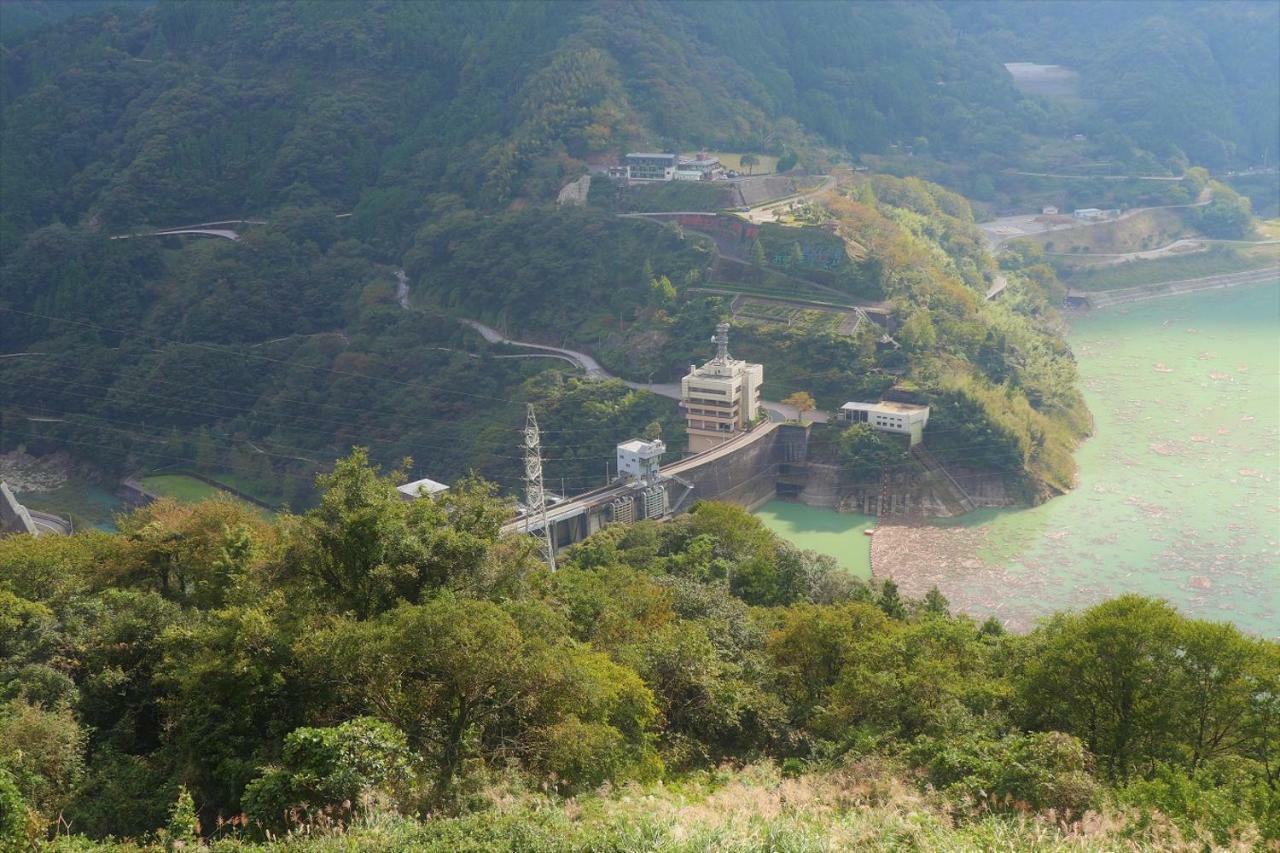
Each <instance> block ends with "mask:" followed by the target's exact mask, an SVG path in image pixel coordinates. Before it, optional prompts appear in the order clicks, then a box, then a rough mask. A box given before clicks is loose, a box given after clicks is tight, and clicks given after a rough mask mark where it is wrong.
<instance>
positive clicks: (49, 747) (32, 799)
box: [0, 699, 86, 823]
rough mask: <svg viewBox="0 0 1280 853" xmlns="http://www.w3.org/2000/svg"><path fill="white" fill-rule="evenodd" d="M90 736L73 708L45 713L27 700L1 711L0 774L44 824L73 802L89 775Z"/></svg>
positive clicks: (10, 705)
mask: <svg viewBox="0 0 1280 853" xmlns="http://www.w3.org/2000/svg"><path fill="white" fill-rule="evenodd" d="M85 741H86V736H85V732H84V729H83V728H82V727H81V726H80V723H79V722H78V721H77V720H76V718H75V715H74V714H73V713H72V711H71V708H70V707H68V706H66V705H63V706H61V707H58V708H54V709H45V708H41V707H38V706H36V705H32V704H30V703H28V702H27V701H25V700H23V699H14V700H12V701H10V702H9V703H8V704H7V705H5V706H3V707H0V772H7V773H8V774H9V775H10V776H11V777H12V778H13V780H14V783H15V784H16V785H17V788H18V790H19V792H21V794H22V798H23V800H25V801H26V803H27V804H28V805H29V806H30V807H31V808H33V809H35V811H36V812H37V813H38V814H39V816H40V817H41V819H42V820H43V821H44V822H46V823H47V822H52V821H54V820H56V819H57V818H58V816H59V815H60V814H61V813H62V811H63V810H64V809H65V808H66V807H67V806H68V805H69V804H70V803H71V800H72V797H73V796H74V795H75V794H76V789H77V787H78V786H79V784H80V781H81V778H82V776H83V774H84V749H85Z"/></svg>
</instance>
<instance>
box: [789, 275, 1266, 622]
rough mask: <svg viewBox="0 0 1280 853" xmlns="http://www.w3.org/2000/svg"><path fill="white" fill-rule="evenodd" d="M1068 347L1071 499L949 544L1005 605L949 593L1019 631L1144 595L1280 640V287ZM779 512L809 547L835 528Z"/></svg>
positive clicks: (1076, 339)
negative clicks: (1075, 394) (1074, 383)
mask: <svg viewBox="0 0 1280 853" xmlns="http://www.w3.org/2000/svg"><path fill="white" fill-rule="evenodd" d="M1070 340H1071V344H1072V348H1073V349H1074V351H1075V353H1076V356H1077V359H1078V362H1079V370H1080V377H1081V384H1082V387H1083V390H1084V393H1085V397H1086V399H1087V401H1088V403H1089V408H1090V410H1091V411H1092V412H1093V416H1094V419H1095V430H1094V436H1093V437H1092V438H1090V439H1089V440H1088V441H1087V442H1085V443H1084V445H1083V446H1081V448H1080V449H1079V450H1078V451H1077V454H1076V460H1077V462H1078V463H1079V466H1080V476H1079V484H1078V485H1077V487H1076V489H1075V490H1073V491H1072V492H1070V493H1069V494H1067V495H1064V496H1061V497H1058V498H1054V499H1053V500H1051V501H1049V502H1047V503H1045V504H1043V505H1041V506H1038V507H1033V508H1030V509H1017V510H1006V511H995V510H982V511H979V512H977V513H972V514H970V515H969V516H967V517H965V518H964V519H963V520H961V522H960V523H959V525H957V526H963V527H966V528H968V530H967V531H957V534H959V533H961V532H964V533H973V532H978V533H980V534H981V535H980V536H978V537H976V541H977V542H978V544H977V545H973V544H972V543H973V542H974V541H975V537H973V536H960V535H957V536H956V542H957V547H960V548H976V553H972V554H968V555H960V556H964V557H967V556H972V557H974V558H976V559H977V560H980V561H981V562H982V563H983V564H984V565H985V566H990V567H995V568H996V570H997V571H998V572H999V575H998V577H997V578H996V581H997V582H996V584H994V587H995V588H996V589H997V590H998V595H997V597H998V600H995V601H993V600H990V599H988V600H985V601H984V600H979V599H977V598H973V597H969V598H966V583H965V577H964V576H963V574H964V573H963V572H962V571H961V572H960V574H959V576H957V577H949V578H947V581H948V583H946V584H945V585H943V584H940V586H942V588H943V592H945V593H947V594H948V595H949V596H950V597H951V598H952V601H953V602H957V603H958V604H959V605H960V606H961V607H962V608H963V609H966V610H969V612H972V613H974V614H975V615H983V614H984V613H987V612H999V613H1003V614H1006V615H1008V614H1014V615H1016V616H1018V617H1020V621H1025V620H1027V619H1031V618H1034V617H1036V616H1039V615H1043V614H1045V613H1048V612H1051V611H1053V610H1057V609H1063V608H1072V607H1080V606H1084V605H1087V604H1090V603H1093V602H1096V601H1099V600H1101V599H1103V598H1107V597H1111V596H1114V595H1118V594H1121V593H1124V592H1138V593H1143V594H1148V595H1155V596H1160V597H1163V598H1166V599H1168V600H1169V601H1171V602H1172V603H1174V604H1175V605H1177V606H1178V607H1179V608H1180V609H1182V610H1183V611H1184V612H1186V613H1188V614H1191V615H1195V616H1198V617H1202V618H1209V619H1224V620H1231V621H1234V622H1235V623H1236V624H1238V625H1239V626H1240V627H1242V628H1244V629H1246V630H1249V631H1253V632H1256V633H1261V634H1265V635H1277V634H1280V457H1278V455H1277V452H1278V448H1280V286H1271V285H1266V286H1258V287H1248V288H1239V289H1234V290H1226V291H1211V292H1208V293H1202V294H1193V295H1189V296H1184V297H1176V298H1171V299H1163V300H1156V301H1152V302H1145V303H1138V304H1134V305H1125V306H1117V307H1115V308H1110V309H1105V310H1102V311H1098V312H1094V313H1092V314H1090V315H1089V316H1087V317H1085V318H1083V319H1080V320H1077V321H1075V322H1074V324H1073V328H1072V331H1071V335H1070ZM925 441H926V443H927V441H928V431H927V430H926V433H925ZM772 506H773V505H770V507H768V508H766V509H767V510H771V508H772ZM788 506H789V507H792V509H791V513H787V514H785V516H784V517H785V520H786V523H787V525H789V526H790V527H791V528H794V529H795V530H797V531H800V533H799V534H798V535H793V534H792V533H790V532H789V531H788V530H786V529H783V528H782V527H781V526H777V525H775V524H774V523H770V526H771V527H772V528H773V529H775V530H777V531H778V532H779V533H780V534H781V535H783V536H786V537H787V538H788V539H792V540H793V541H795V542H796V543H797V544H800V545H802V546H805V547H813V546H810V545H809V544H808V542H807V541H806V538H805V537H806V535H807V531H808V530H810V529H811V528H820V529H825V528H826V527H828V526H830V525H831V524H832V522H829V521H828V520H827V519H826V515H827V514H834V513H829V511H826V510H812V509H808V508H805V507H800V506H795V505H788ZM860 538H862V539H866V538H867V537H860ZM841 542H843V540H841ZM841 547H844V546H843V545H839V546H837V550H839V548H841ZM823 550H825V549H823ZM827 552H828V553H830V551H827Z"/></svg>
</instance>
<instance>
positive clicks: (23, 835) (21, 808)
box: [0, 768, 30, 850]
mask: <svg viewBox="0 0 1280 853" xmlns="http://www.w3.org/2000/svg"><path fill="white" fill-rule="evenodd" d="M29 841H30V839H28V838H27V804H26V803H24V802H23V801H22V792H21V791H19V790H18V785H17V783H16V782H14V779H13V775H12V774H10V773H9V771H8V770H5V769H3V768H0V847H2V848H4V849H5V850H21V849H23V848H24V847H26V846H27V845H28V842H29Z"/></svg>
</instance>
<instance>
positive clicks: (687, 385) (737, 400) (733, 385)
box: [680, 323, 764, 453]
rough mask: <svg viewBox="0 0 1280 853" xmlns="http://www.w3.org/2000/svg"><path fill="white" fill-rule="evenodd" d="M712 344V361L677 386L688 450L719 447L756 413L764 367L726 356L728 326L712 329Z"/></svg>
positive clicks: (694, 450) (692, 369) (746, 425)
mask: <svg viewBox="0 0 1280 853" xmlns="http://www.w3.org/2000/svg"><path fill="white" fill-rule="evenodd" d="M711 340H712V342H714V343H715V345H716V355H715V358H713V359H711V360H710V361H708V362H707V363H706V364H704V365H702V366H701V367H698V366H696V365H690V366H689V373H688V375H687V376H685V377H684V379H683V381H682V382H681V383H680V388H681V394H680V404H681V406H682V407H683V408H684V411H685V419H686V421H687V422H688V428H689V450H690V452H692V453H700V452H702V451H703V450H710V449H711V448H713V447H715V446H717V445H719V444H723V443H724V442H726V441H728V440H729V439H731V438H733V437H734V436H735V435H737V434H738V433H739V432H741V431H742V430H744V429H746V428H747V427H748V426H750V425H751V423H752V422H753V421H755V419H756V416H757V415H759V413H760V411H761V409H760V386H761V384H763V382H764V367H763V365H759V364H752V363H750V362H746V361H742V360H740V359H736V358H733V357H732V356H730V355H729V324H728V323H721V324H719V325H718V326H716V334H715V337H713V338H712V339H711Z"/></svg>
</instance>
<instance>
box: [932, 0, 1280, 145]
mask: <svg viewBox="0 0 1280 853" xmlns="http://www.w3.org/2000/svg"><path fill="white" fill-rule="evenodd" d="M942 8H943V9H944V10H945V11H946V12H947V14H948V16H949V17H950V19H951V21H952V24H953V25H954V26H955V27H956V28H957V30H959V31H960V32H962V33H964V34H965V35H966V36H967V37H969V38H971V39H973V40H976V41H981V42H982V43H983V44H984V45H986V47H987V49H988V50H990V51H992V52H993V53H995V54H997V55H999V56H1000V57H1001V59H1002V60H1003V61H1006V62H1012V61H1020V62H1036V63H1043V64H1060V65H1065V66H1067V67H1069V68H1072V69H1074V70H1076V71H1078V72H1079V73H1080V75H1081V78H1082V79H1081V89H1082V91H1081V95H1082V96H1083V97H1084V98H1086V99H1090V100H1093V101H1095V102H1096V118H1095V119H1094V120H1093V121H1091V122H1090V123H1089V124H1090V126H1089V127H1088V128H1087V129H1088V130H1090V131H1092V132H1101V133H1106V134H1108V135H1110V136H1112V137H1113V138H1116V137H1118V138H1116V139H1115V141H1116V142H1119V141H1120V140H1121V139H1124V138H1126V137H1127V138H1128V139H1130V140H1132V141H1133V142H1134V143H1136V144H1137V145H1138V146H1140V147H1141V148H1143V149H1146V150H1148V151H1150V152H1152V153H1154V154H1155V155H1156V157H1158V158H1159V159H1161V160H1166V161H1167V160H1169V159H1170V158H1171V157H1177V156H1179V155H1185V157H1186V158H1189V160H1190V161H1191V162H1192V163H1196V164H1200V165H1205V166H1209V167H1211V168H1215V169H1217V168H1223V167H1226V166H1229V165H1232V164H1237V163H1248V164H1258V163H1261V162H1262V161H1263V160H1264V159H1265V160H1267V161H1269V162H1270V163H1272V164H1274V163H1275V162H1276V159H1277V145H1280V61H1277V58H1276V33H1277V30H1278V29H1280V7H1277V5H1276V4H1275V3H1265V2H1251V0H1224V2H1218V1H1217V0H1214V2H1187V0H1132V1H1131V2H1124V3H1114V2H1105V0H1103V1H1102V2H1099V0H1093V2H1088V0H1086V2H1075V1H1074V0H1071V2H1063V0H1047V2H1035V3H1026V2H1018V0H956V2H950V3H945V4H943V5H942Z"/></svg>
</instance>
